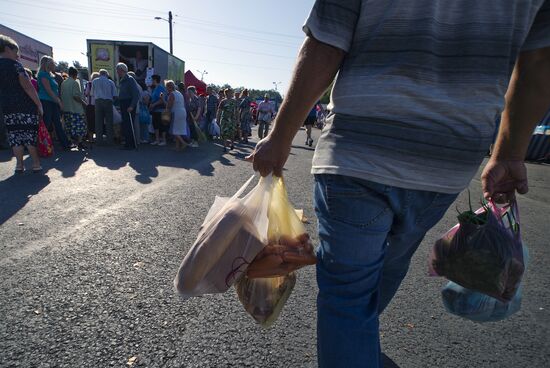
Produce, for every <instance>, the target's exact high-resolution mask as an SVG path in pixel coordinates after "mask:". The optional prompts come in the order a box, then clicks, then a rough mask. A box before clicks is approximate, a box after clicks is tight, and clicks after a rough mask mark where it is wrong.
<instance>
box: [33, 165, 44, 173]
mask: <svg viewBox="0 0 550 368" xmlns="http://www.w3.org/2000/svg"><path fill="white" fill-rule="evenodd" d="M42 170H43V169H42V166H38V167H33V168H32V173H33V174H38V173H41V172H42Z"/></svg>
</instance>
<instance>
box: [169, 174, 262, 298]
mask: <svg viewBox="0 0 550 368" xmlns="http://www.w3.org/2000/svg"><path fill="white" fill-rule="evenodd" d="M253 179H254V176H252V177H251V178H250V179H249V180H248V181H247V182H246V183H245V184H244V185H243V186H242V187H241V188H240V189H239V190H238V191H237V193H235V195H234V196H233V197H231V198H223V197H216V199H215V200H214V203H213V205H212V207H211V208H210V210H209V211H208V214H207V216H206V218H205V220H204V222H203V224H202V226H201V229H200V231H199V234H198V236H197V239H196V241H195V243H194V244H193V246H192V247H191V249H190V250H189V252H188V253H187V255H186V256H185V258H184V259H183V261H182V263H181V265H180V268H179V270H178V273H177V275H176V278H175V279H174V286H175V287H176V290H177V291H178V292H179V293H180V295H182V296H183V297H186V298H188V297H193V296H198V295H203V294H213V293H223V292H225V291H227V290H228V289H229V288H230V287H231V286H232V285H233V284H234V283H235V281H236V280H237V278H239V277H241V276H242V275H243V273H244V272H245V271H246V267H247V266H248V264H250V262H252V260H253V259H254V257H256V255H257V254H258V253H259V252H260V251H261V250H262V248H263V247H264V245H265V244H267V224H268V218H267V211H268V206H269V202H270V197H271V182H272V180H271V177H266V178H260V181H259V183H258V184H257V185H256V186H255V187H254V188H253V189H252V190H250V192H249V193H248V194H247V195H246V196H244V197H243V198H240V196H241V195H242V194H243V193H244V191H245V190H246V188H247V187H248V186H249V185H250V183H251V182H252V180H253Z"/></svg>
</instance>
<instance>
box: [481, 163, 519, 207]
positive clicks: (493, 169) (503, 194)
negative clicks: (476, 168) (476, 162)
mask: <svg viewBox="0 0 550 368" xmlns="http://www.w3.org/2000/svg"><path fill="white" fill-rule="evenodd" d="M481 185H482V187H483V196H484V197H485V198H486V199H492V200H494V201H495V202H497V203H506V202H509V201H511V200H513V199H514V198H515V192H516V191H517V192H518V193H519V194H525V193H527V191H528V190H529V187H528V185H527V169H526V168H525V163H524V162H523V160H508V159H502V158H491V159H490V160H489V162H488V163H487V165H486V166H485V169H483V173H482V174H481Z"/></svg>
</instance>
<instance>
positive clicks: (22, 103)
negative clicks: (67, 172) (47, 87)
mask: <svg viewBox="0 0 550 368" xmlns="http://www.w3.org/2000/svg"><path fill="white" fill-rule="evenodd" d="M18 59H19V46H18V45H17V43H16V42H15V41H14V40H12V39H11V38H9V37H7V36H4V35H0V104H2V106H3V109H2V110H3V111H2V113H3V115H4V123H5V125H6V131H7V133H8V141H9V144H10V146H11V147H12V149H13V154H14V156H15V159H16V165H15V172H16V173H22V172H23V171H25V167H24V164H23V152H24V147H27V149H28V150H29V154H30V155H31V158H32V170H33V172H40V171H41V170H42V167H41V166H40V158H39V157H38V151H37V150H36V143H37V139H38V122H39V118H40V116H42V115H43V111H42V104H41V103H40V99H39V98H38V94H37V93H36V90H35V89H34V87H33V85H32V84H31V81H30V80H29V77H28V76H27V73H26V72H25V69H23V66H22V65H21V63H19V62H18V61H17V60H18Z"/></svg>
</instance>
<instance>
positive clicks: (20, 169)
mask: <svg viewBox="0 0 550 368" xmlns="http://www.w3.org/2000/svg"><path fill="white" fill-rule="evenodd" d="M24 172H25V168H24V167H16V168H15V173H16V174H23V173H24Z"/></svg>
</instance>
